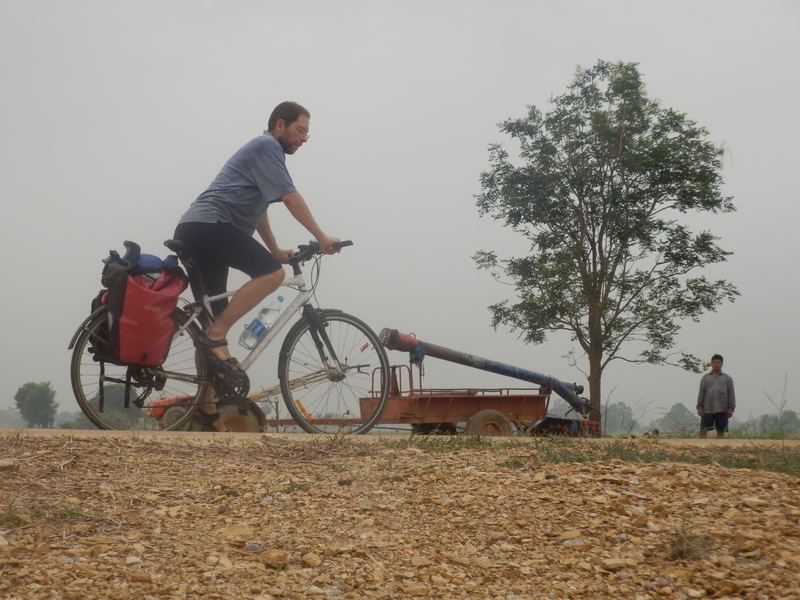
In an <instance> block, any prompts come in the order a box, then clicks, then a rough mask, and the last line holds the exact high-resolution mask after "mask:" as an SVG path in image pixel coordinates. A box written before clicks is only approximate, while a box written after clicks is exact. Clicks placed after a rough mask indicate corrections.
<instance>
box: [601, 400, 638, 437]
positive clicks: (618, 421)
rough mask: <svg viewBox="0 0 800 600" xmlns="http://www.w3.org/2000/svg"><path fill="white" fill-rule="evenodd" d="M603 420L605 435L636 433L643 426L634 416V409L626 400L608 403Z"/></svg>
mask: <svg viewBox="0 0 800 600" xmlns="http://www.w3.org/2000/svg"><path fill="white" fill-rule="evenodd" d="M602 421H603V435H614V434H617V433H625V434H628V433H634V432H636V431H638V430H639V429H640V428H641V427H640V426H639V423H638V422H637V421H636V419H635V418H634V416H633V409H632V408H631V407H630V406H628V405H627V404H625V403H624V402H614V403H613V404H606V406H605V407H604V408H603V418H602Z"/></svg>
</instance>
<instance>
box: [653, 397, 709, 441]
mask: <svg viewBox="0 0 800 600" xmlns="http://www.w3.org/2000/svg"><path fill="white" fill-rule="evenodd" d="M653 425H654V427H655V428H656V429H658V430H659V431H660V432H661V433H664V434H681V435H686V434H693V435H696V434H697V432H698V431H699V430H700V418H699V417H698V416H697V414H696V413H693V412H692V411H690V410H689V409H688V408H686V405H684V404H682V403H681V402H678V403H677V404H673V405H672V408H670V409H669V410H668V411H667V412H666V414H665V415H664V416H663V417H661V418H660V419H657V420H656V421H655V423H654V424H653Z"/></svg>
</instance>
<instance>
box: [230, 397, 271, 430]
mask: <svg viewBox="0 0 800 600" xmlns="http://www.w3.org/2000/svg"><path fill="white" fill-rule="evenodd" d="M219 414H220V417H221V418H222V422H223V423H224V424H225V428H226V429H227V430H228V431H239V432H250V433H261V432H262V431H264V429H265V428H266V426H267V418H266V417H265V416H264V412H263V411H262V410H261V408H260V407H259V406H258V404H256V403H255V402H248V410H247V414H245V415H243V414H240V413H239V407H238V406H236V405H235V404H222V405H220V406H219Z"/></svg>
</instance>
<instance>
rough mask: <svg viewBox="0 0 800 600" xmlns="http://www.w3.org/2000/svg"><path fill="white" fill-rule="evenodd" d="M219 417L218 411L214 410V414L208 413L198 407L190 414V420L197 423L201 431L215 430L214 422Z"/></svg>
mask: <svg viewBox="0 0 800 600" xmlns="http://www.w3.org/2000/svg"><path fill="white" fill-rule="evenodd" d="M220 418H221V415H220V414H219V411H217V412H215V413H214V414H209V413H207V412H203V411H202V410H200V409H199V408H198V409H197V410H196V411H194V414H193V415H192V421H194V422H195V423H197V424H198V425H199V426H200V427H201V428H202V429H203V431H216V429H214V423H215V422H217V421H218V420H219V419H220Z"/></svg>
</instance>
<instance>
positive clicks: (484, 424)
mask: <svg viewBox="0 0 800 600" xmlns="http://www.w3.org/2000/svg"><path fill="white" fill-rule="evenodd" d="M464 435H481V436H509V435H511V421H509V420H508V419H507V418H506V416H505V415H504V414H503V413H501V412H499V411H496V410H491V409H487V410H481V411H478V412H476V413H475V414H474V415H472V416H471V417H470V418H469V419H468V420H467V424H466V426H465V427H464Z"/></svg>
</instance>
